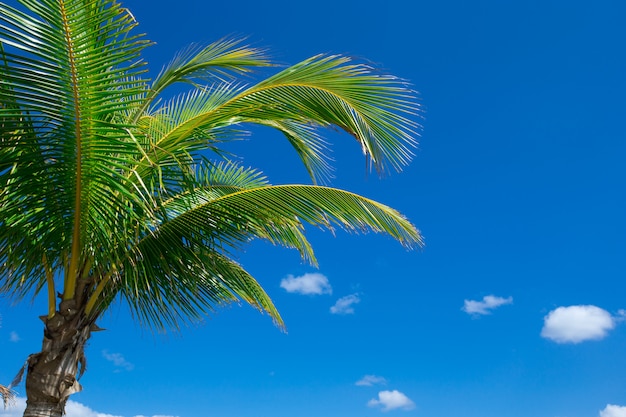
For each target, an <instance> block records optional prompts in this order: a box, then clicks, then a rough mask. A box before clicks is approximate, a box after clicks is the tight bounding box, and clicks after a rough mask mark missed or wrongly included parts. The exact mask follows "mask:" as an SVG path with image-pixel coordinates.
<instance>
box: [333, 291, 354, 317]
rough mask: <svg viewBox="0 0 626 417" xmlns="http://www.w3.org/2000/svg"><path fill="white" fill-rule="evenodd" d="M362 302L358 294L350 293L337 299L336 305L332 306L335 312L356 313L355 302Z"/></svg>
mask: <svg viewBox="0 0 626 417" xmlns="http://www.w3.org/2000/svg"><path fill="white" fill-rule="evenodd" d="M359 302H361V299H360V298H359V295H358V294H350V295H346V296H345V297H341V298H340V299H338V300H337V302H336V303H335V305H334V306H332V307H331V308H330V312H331V313H333V314H354V307H353V305H354V304H358V303H359Z"/></svg>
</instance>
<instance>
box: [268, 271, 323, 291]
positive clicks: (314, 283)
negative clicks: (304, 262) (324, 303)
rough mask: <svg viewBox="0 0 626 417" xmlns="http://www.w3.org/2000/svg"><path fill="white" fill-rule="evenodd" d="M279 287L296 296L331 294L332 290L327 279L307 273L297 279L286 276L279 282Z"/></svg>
mask: <svg viewBox="0 0 626 417" xmlns="http://www.w3.org/2000/svg"><path fill="white" fill-rule="evenodd" d="M280 287H281V288H284V289H285V290H286V291H287V292H295V293H298V294H310V295H320V294H332V292H333V289H332V287H331V286H330V283H329V282H328V278H326V277H325V276H324V275H322V274H319V273H316V272H314V273H308V274H304V275H302V276H299V277H294V276H293V275H288V276H287V277H286V278H283V279H282V280H281V281H280Z"/></svg>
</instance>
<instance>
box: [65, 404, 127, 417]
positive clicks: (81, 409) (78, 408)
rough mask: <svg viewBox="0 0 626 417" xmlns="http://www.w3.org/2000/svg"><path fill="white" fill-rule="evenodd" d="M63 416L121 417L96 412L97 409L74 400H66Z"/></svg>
mask: <svg viewBox="0 0 626 417" xmlns="http://www.w3.org/2000/svg"><path fill="white" fill-rule="evenodd" d="M65 416H66V417H121V416H114V415H113V414H104V413H98V412H97V411H94V410H92V409H91V408H89V407H87V406H85V405H83V404H81V403H77V402H76V401H71V400H70V401H68V402H67V404H66V406H65Z"/></svg>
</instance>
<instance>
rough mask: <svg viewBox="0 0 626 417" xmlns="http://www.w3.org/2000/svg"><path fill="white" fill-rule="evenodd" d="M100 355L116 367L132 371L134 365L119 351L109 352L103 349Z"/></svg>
mask: <svg viewBox="0 0 626 417" xmlns="http://www.w3.org/2000/svg"><path fill="white" fill-rule="evenodd" d="M102 356H103V357H104V359H106V360H108V361H109V362H112V363H113V365H115V366H116V367H117V368H121V369H125V370H127V371H132V370H133V369H134V368H135V365H133V364H132V363H130V362H128V361H127V360H126V359H125V358H124V356H122V354H121V353H109V352H108V351H106V350H103V351H102Z"/></svg>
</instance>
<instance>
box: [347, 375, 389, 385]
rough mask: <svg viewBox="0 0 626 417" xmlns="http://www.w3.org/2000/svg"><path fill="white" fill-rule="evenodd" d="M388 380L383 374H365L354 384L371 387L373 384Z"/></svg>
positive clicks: (383, 382) (384, 382)
mask: <svg viewBox="0 0 626 417" xmlns="http://www.w3.org/2000/svg"><path fill="white" fill-rule="evenodd" d="M386 383H387V380H386V379H385V378H383V377H382V376H376V375H365V376H364V377H363V378H361V379H359V380H358V381H356V382H355V383H354V385H358V386H360V387H371V386H373V385H378V384H383V385H384V384H386Z"/></svg>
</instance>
